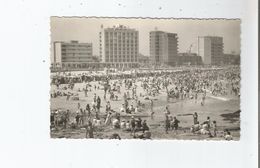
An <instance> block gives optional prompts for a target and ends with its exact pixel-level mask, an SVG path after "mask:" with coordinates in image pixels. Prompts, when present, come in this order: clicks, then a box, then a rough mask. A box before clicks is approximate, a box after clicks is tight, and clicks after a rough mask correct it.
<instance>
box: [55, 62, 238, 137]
mask: <svg viewBox="0 0 260 168" xmlns="http://www.w3.org/2000/svg"><path fill="white" fill-rule="evenodd" d="M93 81H95V82H96V83H95V84H93ZM76 83H84V85H83V87H82V88H77V89H75V88H74V87H75V84H76ZM52 85H53V86H56V89H53V90H52V92H51V98H57V97H63V96H65V97H66V101H71V100H79V93H80V92H83V93H84V96H85V97H88V96H90V94H88V93H90V92H91V93H92V94H91V95H94V96H93V99H92V100H93V101H90V102H87V103H86V105H83V104H81V103H78V104H77V107H76V111H70V110H59V109H57V110H53V111H52V112H51V127H52V128H53V129H55V128H57V127H62V128H64V129H67V128H68V127H70V128H80V127H83V128H85V129H86V130H87V131H86V132H87V133H86V137H89V138H93V137H94V134H93V131H94V130H95V129H97V128H99V127H111V128H113V129H121V130H122V131H126V132H129V133H130V135H131V136H132V137H133V138H142V139H149V138H151V136H152V135H151V134H152V132H151V129H150V127H149V125H148V123H147V120H146V119H142V118H141V117H136V116H137V114H140V113H141V112H147V113H149V116H150V118H151V120H153V119H154V115H155V113H164V116H165V119H164V128H165V133H166V134H168V133H169V131H171V130H172V131H173V132H174V134H178V132H177V131H178V129H179V124H181V121H180V120H178V119H177V116H174V113H171V112H170V110H169V108H168V106H166V108H165V112H160V111H155V110H154V101H153V98H154V97H156V96H158V95H161V94H163V93H166V100H167V102H168V103H170V100H171V99H174V100H178V101H184V100H194V102H195V103H197V102H200V103H199V104H200V105H201V106H204V105H205V103H206V96H207V94H212V95H214V96H226V95H232V96H240V69H239V67H229V68H217V69H216V68H207V69H193V70H182V71H179V70H178V71H149V72H134V73H130V74H113V75H111V74H105V75H96V76H95V75H93V74H91V75H87V74H86V73H82V74H78V75H76V76H72V75H71V74H67V75H64V74H63V75H60V76H59V75H55V76H53V78H52ZM100 90H102V91H103V95H97V91H100ZM119 100H122V102H123V103H122V104H121V107H120V108H119V109H116V108H115V107H112V105H111V103H110V102H111V101H118V102H121V101H119ZM144 100H149V102H150V103H149V104H147V103H145V101H144ZM102 106H103V107H105V108H103V109H104V110H103V111H102V110H101V107H102ZM122 115H123V117H122ZM193 119H194V123H191V128H190V131H191V133H194V134H207V135H209V136H211V137H216V136H217V124H216V121H213V122H211V121H210V117H208V118H207V120H206V121H204V122H202V123H201V124H200V123H199V121H198V114H197V113H194V115H193ZM138 132H139V133H141V134H140V135H138ZM225 134H226V135H230V132H229V131H225ZM230 136H231V135H230ZM115 137H120V135H118V136H115ZM227 139H230V138H227Z"/></svg>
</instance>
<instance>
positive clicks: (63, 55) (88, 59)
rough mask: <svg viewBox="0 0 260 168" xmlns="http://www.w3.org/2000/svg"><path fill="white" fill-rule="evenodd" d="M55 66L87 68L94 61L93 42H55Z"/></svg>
mask: <svg viewBox="0 0 260 168" xmlns="http://www.w3.org/2000/svg"><path fill="white" fill-rule="evenodd" d="M53 50H54V52H53V53H54V54H53V56H54V59H53V63H52V67H54V68H68V69H73V68H87V67H88V66H89V65H90V64H92V63H94V62H95V61H94V59H93V51H92V43H79V42H78V41H70V42H58V41H57V42H54V43H53Z"/></svg>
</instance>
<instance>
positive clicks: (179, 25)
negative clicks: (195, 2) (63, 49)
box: [50, 17, 241, 56]
mask: <svg viewBox="0 0 260 168" xmlns="http://www.w3.org/2000/svg"><path fill="white" fill-rule="evenodd" d="M240 23H241V22H240V20H238V19H237V20H224V19H196V20H194V19H142V18H139V19H134V18H131V19H129V18H128V19H125V18H87V17H51V22H50V24H51V44H53V42H54V41H65V42H68V41H71V40H78V41H79V42H88V43H92V44H93V54H94V55H98V53H99V49H98V45H99V43H98V40H99V39H98V38H99V37H98V33H99V31H100V30H101V29H100V27H101V25H103V26H104V28H107V27H113V26H114V25H124V26H127V27H129V28H134V29H136V30H138V31H139V53H141V54H143V55H148V56H149V32H150V31H154V30H155V29H157V30H160V31H165V32H169V33H177V34H178V38H179V39H178V47H179V49H178V52H187V51H188V50H189V47H190V46H191V45H192V48H191V52H194V53H197V41H198V36H208V35H209V36H222V37H223V42H224V53H231V52H235V53H236V54H240ZM51 51H53V50H52V45H51ZM51 56H53V52H51Z"/></svg>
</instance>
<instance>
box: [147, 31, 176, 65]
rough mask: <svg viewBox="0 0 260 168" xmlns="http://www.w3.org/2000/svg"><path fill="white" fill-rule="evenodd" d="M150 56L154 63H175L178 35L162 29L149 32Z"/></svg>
mask: <svg viewBox="0 0 260 168" xmlns="http://www.w3.org/2000/svg"><path fill="white" fill-rule="evenodd" d="M150 57H151V62H152V63H153V64H155V65H171V66H174V65H176V64H177V57H178V36H177V34H176V33H167V32H163V31H151V32H150Z"/></svg>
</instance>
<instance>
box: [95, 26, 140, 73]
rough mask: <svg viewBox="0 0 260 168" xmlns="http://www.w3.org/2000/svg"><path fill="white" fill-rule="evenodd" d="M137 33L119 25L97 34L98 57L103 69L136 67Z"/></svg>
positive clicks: (102, 29) (137, 51) (137, 52)
mask: <svg viewBox="0 0 260 168" xmlns="http://www.w3.org/2000/svg"><path fill="white" fill-rule="evenodd" d="M138 54H139V33H138V31H137V30H135V29H130V28H127V27H126V26H123V25H119V26H114V27H113V28H105V29H104V28H103V26H101V31H100V32H99V57H100V60H101V62H102V64H103V66H105V67H111V68H134V67H137V66H138Z"/></svg>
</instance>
